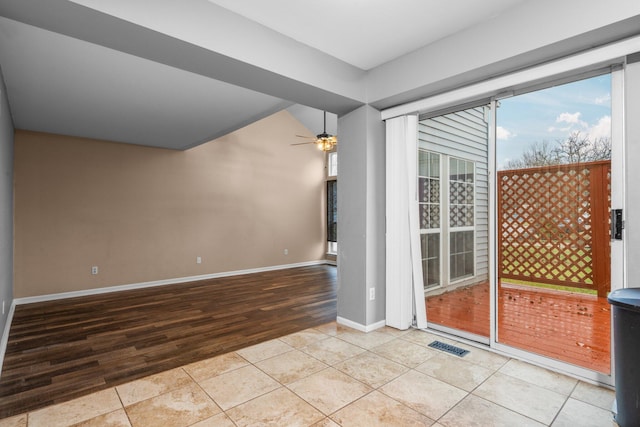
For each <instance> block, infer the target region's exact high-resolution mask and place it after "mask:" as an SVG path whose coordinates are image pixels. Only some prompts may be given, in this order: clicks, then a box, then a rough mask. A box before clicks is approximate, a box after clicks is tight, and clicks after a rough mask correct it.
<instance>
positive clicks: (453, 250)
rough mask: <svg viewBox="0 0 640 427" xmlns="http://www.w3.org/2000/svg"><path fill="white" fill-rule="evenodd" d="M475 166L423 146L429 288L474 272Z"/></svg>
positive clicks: (423, 232)
mask: <svg viewBox="0 0 640 427" xmlns="http://www.w3.org/2000/svg"><path fill="white" fill-rule="evenodd" d="M475 167H476V165H475V163H474V162H472V161H469V160H463V159H459V158H456V157H453V156H449V155H446V154H440V153H435V152H431V151H427V150H424V149H419V150H418V205H419V214H420V243H421V250H422V271H423V282H424V283H423V284H424V289H425V290H427V289H431V288H434V287H437V286H440V285H446V284H449V283H453V282H456V281H459V280H462V279H465V278H469V277H473V276H474V275H475V250H474V248H475V203H476V197H475V191H476V190H475V181H476V177H475ZM443 257H444V259H443ZM442 275H444V277H443V276H442Z"/></svg>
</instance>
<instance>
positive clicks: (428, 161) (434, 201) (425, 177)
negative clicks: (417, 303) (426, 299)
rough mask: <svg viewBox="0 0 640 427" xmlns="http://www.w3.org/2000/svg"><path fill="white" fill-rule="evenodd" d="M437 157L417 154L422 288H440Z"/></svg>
mask: <svg viewBox="0 0 640 427" xmlns="http://www.w3.org/2000/svg"><path fill="white" fill-rule="evenodd" d="M440 187H441V186H440V155H439V154H436V153H432V152H429V151H426V150H420V151H419V152H418V194H419V198H418V204H419V209H420V241H421V249H422V271H423V281H424V288H425V289H428V288H431V287H434V286H438V285H439V284H440V231H441V230H440V222H441V221H440V210H441V209H440V208H441V200H440Z"/></svg>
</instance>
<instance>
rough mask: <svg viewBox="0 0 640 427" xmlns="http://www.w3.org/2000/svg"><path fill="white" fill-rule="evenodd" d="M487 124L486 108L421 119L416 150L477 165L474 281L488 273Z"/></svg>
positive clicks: (486, 275)
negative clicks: (443, 155) (470, 161)
mask: <svg viewBox="0 0 640 427" xmlns="http://www.w3.org/2000/svg"><path fill="white" fill-rule="evenodd" d="M488 128H489V126H488V123H487V122H486V121H485V107H483V106H482V107H476V108H471V109H467V110H463V111H458V112H455V113H450V114H445V115H442V116H438V117H433V118H429V119H424V120H420V122H419V124H418V138H419V147H420V148H422V149H425V150H429V151H432V152H436V153H441V154H446V155H449V156H452V157H457V158H460V159H464V160H472V161H474V162H475V164H476V205H475V215H476V216H475V223H476V279H478V278H486V277H488V272H489V184H488V172H489V168H488Z"/></svg>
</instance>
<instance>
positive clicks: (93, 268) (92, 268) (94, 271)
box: [91, 265, 98, 275]
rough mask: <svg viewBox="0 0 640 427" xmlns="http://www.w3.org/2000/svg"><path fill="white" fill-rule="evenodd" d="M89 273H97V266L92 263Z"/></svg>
mask: <svg viewBox="0 0 640 427" xmlns="http://www.w3.org/2000/svg"><path fill="white" fill-rule="evenodd" d="M91 274H93V275H96V274H98V266H97V265H94V266H93V267H91Z"/></svg>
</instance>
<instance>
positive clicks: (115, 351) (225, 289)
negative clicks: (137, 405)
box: [0, 265, 336, 418]
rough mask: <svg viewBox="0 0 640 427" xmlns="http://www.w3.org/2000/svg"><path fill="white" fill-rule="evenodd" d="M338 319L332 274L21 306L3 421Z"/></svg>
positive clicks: (296, 271)
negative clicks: (6, 418)
mask: <svg viewBox="0 0 640 427" xmlns="http://www.w3.org/2000/svg"><path fill="white" fill-rule="evenodd" d="M335 319H336V269H335V267H333V266H328V265H319V266H312V267H301V268H293V269H287V270H278V271H270V272H264V273H255V274H248V275H241V276H233V277H225V278H219V279H212V280H204V281H199V282H192V283H184V284H177V285H168V286H161V287H153V288H146V289H140V290H133V291H123V292H113V293H108V294H102V295H96V296H88V297H81V298H70V299H65V300H58V301H51V302H44V303H34V304H25V305H19V306H17V307H16V310H15V314H14V317H13V322H12V325H11V331H10V334H9V341H8V345H7V351H6V354H5V359H4V366H3V370H2V375H1V376H0V418H5V417H8V416H11V415H16V414H20V413H24V412H27V411H31V410H33V409H37V408H40V407H44V406H47V405H51V404H54V403H59V402H63V401H66V400H70V399H73V398H76V397H79V396H82V395H85V394H88V393H92V392H95V391H98V390H103V389H106V388H109V387H113V386H115V385H118V384H122V383H125V382H128V381H132V380H135V379H138V378H142V377H145V376H148V375H151V374H155V373H158V372H162V371H165V370H168V369H172V368H176V367H178V366H182V365H185V364H187V363H191V362H195V361H199V360H202V359H206V358H209V357H212V356H216V355H219V354H223V353H227V352H230V351H234V350H238V349H240V348H242V347H247V346H250V345H253V344H257V343H260V342H262V341H266V340H269V339H273V338H277V337H280V336H283V335H287V334H290V333H293V332H297V331H300V330H303V329H306V328H310V327H313V326H317V325H321V324H323V323H328V322H331V321H333V320H335Z"/></svg>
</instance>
